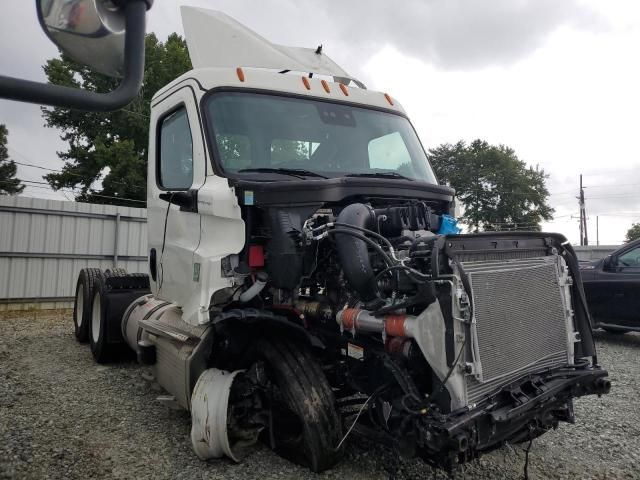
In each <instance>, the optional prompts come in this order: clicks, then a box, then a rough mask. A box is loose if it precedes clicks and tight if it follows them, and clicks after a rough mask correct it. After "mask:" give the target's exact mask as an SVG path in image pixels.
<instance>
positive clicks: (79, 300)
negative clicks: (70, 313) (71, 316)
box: [75, 285, 84, 327]
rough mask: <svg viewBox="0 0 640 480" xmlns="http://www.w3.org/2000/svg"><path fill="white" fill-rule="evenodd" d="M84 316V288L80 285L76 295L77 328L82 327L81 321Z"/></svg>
mask: <svg viewBox="0 0 640 480" xmlns="http://www.w3.org/2000/svg"><path fill="white" fill-rule="evenodd" d="M83 316H84V288H82V285H80V288H79V289H78V295H77V296H76V318H75V320H76V325H77V326H78V327H81V326H82V320H83V318H82V317H83Z"/></svg>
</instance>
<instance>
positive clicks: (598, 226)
mask: <svg viewBox="0 0 640 480" xmlns="http://www.w3.org/2000/svg"><path fill="white" fill-rule="evenodd" d="M596 245H597V246H598V247H599V246H600V217H599V216H598V215H596Z"/></svg>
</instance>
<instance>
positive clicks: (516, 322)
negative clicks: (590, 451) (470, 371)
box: [461, 255, 573, 404]
mask: <svg viewBox="0 0 640 480" xmlns="http://www.w3.org/2000/svg"><path fill="white" fill-rule="evenodd" d="M461 265H462V267H463V269H464V271H465V272H466V274H467V275H468V277H469V281H470V286H471V291H472V301H473V311H474V318H475V324H474V326H473V327H472V328H471V329H470V335H471V341H472V348H471V350H472V351H473V354H472V355H473V357H474V358H473V360H474V362H473V363H474V375H470V376H468V377H467V379H466V383H467V385H466V387H467V403H468V404H474V403H477V402H478V401H480V400H481V399H482V398H483V397H485V396H486V395H488V394H491V393H493V392H494V391H496V390H497V389H499V388H500V387H501V386H503V385H505V384H507V383H509V382H511V381H513V380H516V379H518V378H520V377H522V376H524V375H526V374H527V373H531V372H534V371H538V370H541V369H544V368H548V367H555V366H561V365H566V364H567V363H569V360H570V357H571V356H572V352H573V344H572V343H570V341H569V339H570V338H572V337H571V335H573V326H572V324H573V319H572V311H571V307H570V299H569V288H568V285H569V282H570V281H571V280H570V277H569V276H568V273H567V271H566V266H565V264H564V261H563V260H562V259H561V258H559V257H558V256H557V255H549V256H544V257H534V258H516V259H503V260H499V259H491V260H474V261H463V262H461Z"/></svg>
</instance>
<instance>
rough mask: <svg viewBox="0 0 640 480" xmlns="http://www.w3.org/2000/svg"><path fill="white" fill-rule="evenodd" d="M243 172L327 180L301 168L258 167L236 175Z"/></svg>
mask: <svg viewBox="0 0 640 480" xmlns="http://www.w3.org/2000/svg"><path fill="white" fill-rule="evenodd" d="M245 172H257V173H281V174H282V175H290V176H292V177H298V178H304V177H319V178H329V177H325V176H324V175H320V174H319V173H316V172H312V171H311V170H305V169H303V168H270V167H260V168H243V169H242V170H238V173H245Z"/></svg>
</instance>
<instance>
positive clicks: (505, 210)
mask: <svg viewBox="0 0 640 480" xmlns="http://www.w3.org/2000/svg"><path fill="white" fill-rule="evenodd" d="M428 157H429V161H430V162H431V165H432V166H433V168H434V170H435V172H436V175H437V176H438V179H439V180H440V182H444V183H446V184H448V185H450V186H451V187H453V188H455V190H456V196H457V198H458V199H459V200H460V201H461V202H462V204H463V207H464V215H463V217H462V221H463V222H464V223H466V224H467V225H469V227H470V229H471V230H472V231H476V232H477V231H480V230H513V229H516V230H540V222H541V221H542V220H550V219H551V218H552V215H553V209H552V208H551V207H550V206H549V204H548V203H547V202H548V198H549V191H548V190H547V187H546V179H547V178H548V175H547V174H545V172H544V170H542V169H540V168H538V167H537V166H536V167H535V168H534V167H528V166H527V165H526V164H525V162H523V161H521V160H519V159H518V157H517V156H516V153H515V152H514V150H513V149H511V148H509V147H507V146H504V145H498V146H494V145H490V144H489V143H487V142H485V141H483V140H475V141H473V142H471V143H470V144H468V145H467V144H466V143H465V142H463V141H460V142H458V143H456V144H454V145H452V144H443V145H440V146H439V147H437V148H434V149H431V150H429V154H428Z"/></svg>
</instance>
